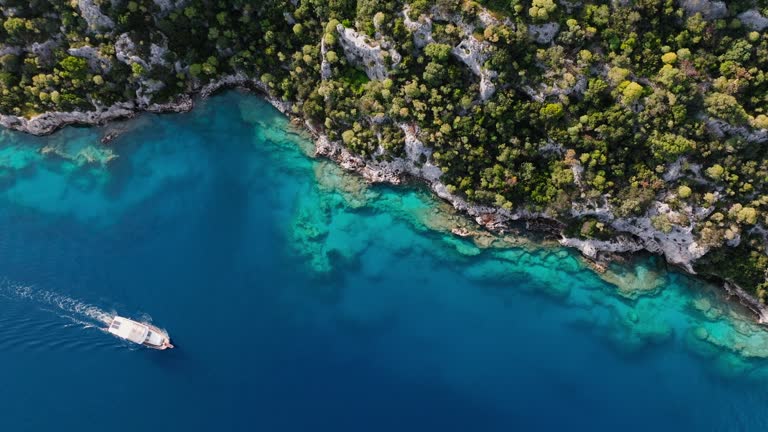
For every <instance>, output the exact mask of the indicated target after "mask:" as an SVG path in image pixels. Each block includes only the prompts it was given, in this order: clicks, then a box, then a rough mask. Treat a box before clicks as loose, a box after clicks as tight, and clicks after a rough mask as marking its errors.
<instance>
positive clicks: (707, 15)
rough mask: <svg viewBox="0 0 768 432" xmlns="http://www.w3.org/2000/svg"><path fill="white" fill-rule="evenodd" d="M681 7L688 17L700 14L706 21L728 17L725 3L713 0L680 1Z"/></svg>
mask: <svg viewBox="0 0 768 432" xmlns="http://www.w3.org/2000/svg"><path fill="white" fill-rule="evenodd" d="M680 6H681V7H682V8H683V9H685V12H686V13H687V14H688V15H695V14H697V13H700V14H701V16H702V17H703V18H704V19H708V20H716V19H720V18H725V17H727V16H728V7H727V6H726V4H725V2H722V1H712V0H680Z"/></svg>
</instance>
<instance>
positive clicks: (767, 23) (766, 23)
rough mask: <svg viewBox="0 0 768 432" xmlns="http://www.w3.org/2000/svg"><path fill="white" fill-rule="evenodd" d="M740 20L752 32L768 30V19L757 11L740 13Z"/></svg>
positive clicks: (751, 10)
mask: <svg viewBox="0 0 768 432" xmlns="http://www.w3.org/2000/svg"><path fill="white" fill-rule="evenodd" d="M739 20H741V22H742V23H743V24H744V25H745V26H747V27H748V28H750V29H752V30H756V31H763V30H765V29H766V28H768V18H766V17H764V16H763V15H761V14H760V12H758V11H757V10H756V9H750V10H748V11H746V12H742V13H740V14H739Z"/></svg>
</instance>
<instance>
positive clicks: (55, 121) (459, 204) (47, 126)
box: [0, 74, 768, 324]
mask: <svg viewBox="0 0 768 432" xmlns="http://www.w3.org/2000/svg"><path fill="white" fill-rule="evenodd" d="M234 87H241V88H245V89H247V90H250V91H255V92H258V93H259V94H260V95H262V96H263V97H264V98H265V99H266V100H267V101H268V102H269V103H270V104H271V105H273V106H274V107H275V108H276V109H277V110H279V111H280V112H281V113H283V114H284V115H286V116H288V117H290V118H291V119H292V120H293V121H294V123H298V124H301V125H303V126H304V128H305V129H306V130H307V131H308V132H309V133H310V134H311V135H312V136H313V138H314V142H315V156H316V157H324V158H327V159H330V160H332V161H334V162H336V163H337V164H339V166H341V167H342V168H343V169H345V170H347V171H351V172H355V173H357V174H359V175H360V176H362V177H363V178H364V179H365V180H366V181H368V182H370V183H388V184H392V185H400V184H403V183H406V182H409V181H417V182H422V183H424V184H426V185H427V186H428V187H429V189H430V190H431V191H432V192H433V193H435V194H436V195H437V196H438V197H440V198H441V199H443V200H445V201H447V202H448V203H450V204H451V205H452V206H453V207H454V208H455V209H456V210H458V211H459V212H462V213H464V214H466V215H468V216H470V217H472V219H474V220H475V221H476V222H477V224H478V225H480V226H482V227H484V228H485V229H487V230H489V231H491V232H494V233H497V234H504V233H506V232H509V231H510V230H511V224H513V223H524V224H525V227H526V229H528V230H531V231H536V232H540V233H544V234H545V235H548V236H550V237H552V238H555V239H558V240H559V243H560V244H561V245H562V246H565V247H570V248H575V249H577V250H579V251H580V252H581V254H582V255H583V256H584V258H585V259H587V261H588V262H590V263H591V265H592V266H593V268H595V269H596V270H597V271H599V270H600V269H604V268H605V267H606V266H607V264H608V263H610V262H611V261H613V260H614V259H616V258H619V257H622V256H625V255H631V254H634V253H637V252H640V251H647V252H650V253H653V254H658V255H662V256H663V257H664V258H665V260H666V262H667V263H668V264H670V265H673V266H675V267H677V268H680V269H681V270H683V271H685V272H687V273H689V274H692V275H696V273H695V272H694V271H693V269H692V266H691V263H692V261H689V260H687V259H688V258H689V257H688V256H687V255H686V254H684V253H683V254H682V258H681V255H680V254H677V252H679V251H681V250H682V249H681V245H680V241H679V239H674V244H671V245H669V244H664V243H663V242H662V241H660V240H661V239H659V238H658V237H656V238H654V237H650V238H643V237H641V236H639V235H638V233H639V232H640V231H639V228H637V229H630V230H625V229H620V230H619V234H618V235H617V236H616V237H615V238H612V239H610V240H591V239H588V240H585V239H579V238H569V237H566V236H565V235H564V234H563V229H564V227H565V223H564V222H562V221H560V220H558V219H556V218H554V217H551V216H549V215H546V214H543V213H534V212H529V211H527V210H519V211H515V212H512V211H508V210H505V209H501V208H496V207H492V206H482V205H474V204H471V203H469V202H467V201H466V200H464V199H463V198H461V197H459V196H457V195H454V194H452V193H450V192H449V191H448V190H447V188H446V186H445V185H444V184H443V183H442V182H440V180H439V177H440V174H441V172H440V169H439V168H438V167H436V166H435V165H432V164H431V163H430V162H429V161H430V160H431V158H430V156H431V151H430V150H429V149H428V148H427V147H426V146H425V145H424V144H423V143H421V141H420V140H419V139H418V127H417V126H415V125H410V124H401V125H399V126H400V127H401V129H402V130H403V132H404V133H405V136H406V138H405V141H406V143H405V144H406V156H405V157H403V158H397V159H395V160H393V161H385V162H382V161H375V160H372V159H364V158H362V157H360V156H357V155H354V154H352V153H351V152H349V150H347V149H346V148H345V147H344V146H343V145H342V144H341V143H340V142H338V141H332V140H330V139H329V137H328V135H327V134H325V132H324V131H323V130H322V128H321V127H318V126H316V125H313V124H311V123H310V122H308V121H306V120H304V119H303V118H301V117H299V116H297V115H295V114H294V113H293V112H292V111H291V106H292V104H291V103H290V102H286V101H282V100H279V99H276V98H274V97H272V96H271V95H270V92H269V88H268V86H267V85H266V84H264V83H263V82H261V81H259V80H258V79H253V78H249V77H247V76H245V75H242V74H235V75H228V76H225V77H223V78H220V79H218V80H216V81H213V82H211V83H209V84H206V85H202V86H198V87H197V88H196V89H194V90H193V91H191V92H189V93H186V94H182V95H180V96H179V97H178V98H177V99H176V100H175V101H173V102H169V103H165V104H141V103H138V102H121V103H117V104H114V105H112V106H110V107H107V108H104V109H103V110H98V111H87V112H81V111H72V112H49V113H43V114H40V115H37V116H34V117H32V118H30V119H26V118H23V117H18V116H13V115H0V126H2V127H5V128H7V129H12V130H16V131H20V132H24V133H29V134H32V135H37V136H41V135H48V134H51V133H53V132H54V131H56V130H58V129H59V128H62V127H64V126H68V125H104V124H106V123H108V122H110V121H114V120H119V119H126V118H132V117H134V116H136V115H137V114H139V113H141V112H153V113H178V112H188V111H190V110H192V109H193V108H194V101H193V99H192V96H194V95H199V96H200V97H201V98H203V99H205V98H208V97H210V96H211V95H213V94H214V93H216V92H217V91H219V90H222V89H225V88H234ZM113 138H115V136H105V138H104V142H108V141H110V140H111V139H113ZM425 156H426V159H427V162H425V163H418V162H417V161H418V159H419V158H423V157H425ZM598 210H599V209H598ZM617 222H618V223H617V224H614V226H615V227H623V228H626V227H627V222H626V221H623V220H619V221H617ZM456 235H460V234H456ZM689 248H690V247H689ZM671 255H672V256H671ZM721 282H722V283H723V288H724V289H725V290H726V292H727V293H728V295H729V297H735V299H736V300H737V301H738V302H739V303H741V304H742V305H743V306H745V307H746V308H747V309H748V310H749V311H751V312H752V313H753V314H754V315H755V318H756V320H757V322H758V323H760V324H766V323H768V306H766V305H763V304H762V303H760V302H759V301H758V300H757V299H756V298H755V297H754V296H752V295H751V294H749V293H748V292H747V291H746V290H744V289H742V288H741V287H738V286H736V285H735V284H733V283H732V282H729V281H721Z"/></svg>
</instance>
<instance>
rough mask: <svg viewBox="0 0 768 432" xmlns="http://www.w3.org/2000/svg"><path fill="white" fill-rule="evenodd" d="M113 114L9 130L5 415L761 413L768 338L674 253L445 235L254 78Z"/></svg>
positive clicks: (2, 196) (5, 151) (513, 419)
mask: <svg viewBox="0 0 768 432" xmlns="http://www.w3.org/2000/svg"><path fill="white" fill-rule="evenodd" d="M108 128H110V129H115V128H117V129H120V130H122V131H123V133H122V134H121V135H120V136H119V138H117V139H116V140H115V141H113V142H111V143H110V144H108V145H101V144H100V143H99V139H100V138H101V136H102V135H103V134H104V133H105V131H106V129H104V128H74V127H70V128H66V129H64V130H62V131H60V132H57V133H56V134H53V135H52V136H49V137H44V138H36V137H30V136H26V135H22V134H18V133H13V132H8V131H2V132H0V407H1V408H0V430H2V431H53V430H58V431H110V432H118V431H136V430H147V431H155V430H157V431H159V430H178V431H310V430H312V431H334V432H340V431H355V432H357V431H515V430H535V431H546V430H557V431H562V430H589V431H616V430H620V431H648V430H654V431H666V430H671V431H678V432H679V431H686V430H691V431H693V430H696V431H765V430H768V415H766V411H765V409H766V406H768V365H767V364H766V362H765V360H763V359H762V358H763V357H765V356H766V355H767V354H766V351H768V338H766V332H765V331H764V330H762V329H760V328H758V327H757V326H755V325H754V324H752V322H751V321H750V319H749V318H748V317H746V316H745V315H744V314H743V312H741V311H739V310H738V309H737V308H736V307H735V306H733V305H730V304H728V303H725V302H723V299H722V298H721V295H720V294H719V291H718V290H717V289H714V288H713V287H711V286H708V285H706V284H705V283H703V282H701V281H697V280H694V279H691V278H689V277H687V276H684V275H682V274H679V273H676V272H673V271H668V270H667V269H665V268H664V266H663V265H662V264H661V263H660V262H659V260H655V259H653V258H643V259H640V260H639V261H638V262H636V263H628V264H626V265H624V266H622V267H618V266H617V267H614V268H613V269H612V270H611V272H609V273H608V274H606V275H602V276H600V275H598V274H596V273H595V272H593V271H592V270H590V269H589V267H588V266H586V265H585V263H584V262H582V261H581V259H580V258H579V257H578V256H577V255H575V254H573V253H572V252H570V251H568V250H563V249H558V248H556V247H553V246H551V245H541V244H538V243H535V242H527V241H525V240H523V239H520V238H517V237H513V236H508V237H505V238H494V237H491V236H488V235H487V234H485V235H483V234H480V233H476V234H478V236H479V237H477V238H476V239H475V240H473V239H471V238H460V237H458V236H455V235H453V234H451V232H450V231H451V229H452V228H455V227H456V226H464V227H466V228H467V229H469V230H472V229H473V225H472V224H471V223H470V222H468V221H466V220H464V219H463V218H462V217H461V216H459V215H456V214H453V213H452V212H451V211H450V209H448V208H447V207H446V205H445V204H443V203H441V202H438V201H436V200H434V199H433V198H432V197H431V196H430V194H429V193H427V192H426V191H424V190H422V189H420V188H418V187H417V186H411V187H402V188H392V187H381V186H375V187H369V186H366V185H364V184H363V183H362V182H361V181H360V179H358V178H357V177H355V176H354V175H350V174H346V173H344V172H342V171H341V170H339V169H338V168H337V167H336V166H335V165H333V164H332V163H330V162H327V161H323V160H316V159H313V158H311V157H309V156H308V154H311V149H312V143H311V142H310V141H309V140H308V139H307V138H306V137H305V136H303V135H302V134H301V133H300V132H299V131H297V130H295V129H294V128H293V127H292V126H291V125H290V124H289V123H288V122H287V120H286V119H285V118H284V117H282V116H281V115H280V114H279V113H277V112H276V111H275V110H274V109H273V108H272V107H270V106H269V105H268V104H266V103H265V102H264V101H263V100H261V99H260V98H258V97H256V96H253V95H247V94H241V93H238V92H228V93H225V94H222V95H219V96H216V97H214V98H211V99H209V100H206V101H202V102H200V103H199V104H198V106H197V108H196V109H195V110H194V111H193V112H192V113H188V114H174V115H162V116H158V115H142V116H140V117H139V118H138V119H135V120H131V121H126V122H123V123H117V124H113V125H110V126H108ZM115 313H119V314H121V315H125V316H129V317H133V318H135V319H139V320H145V321H148V322H149V321H151V322H152V323H154V324H155V325H157V326H160V327H162V328H164V329H166V330H167V331H168V332H169V333H170V335H171V337H172V338H173V341H174V342H175V343H176V345H177V348H176V349H175V350H172V351H166V352H159V351H154V350H149V349H145V348H141V347H138V346H135V345H131V344H129V343H124V342H121V341H120V340H118V339H116V338H115V337H113V336H111V335H109V334H107V333H105V332H104V331H103V330H101V328H103V327H104V326H105V323H106V322H108V320H109V318H110V317H111V316H113V315H114V314H115Z"/></svg>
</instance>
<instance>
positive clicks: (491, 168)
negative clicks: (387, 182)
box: [0, 0, 768, 299]
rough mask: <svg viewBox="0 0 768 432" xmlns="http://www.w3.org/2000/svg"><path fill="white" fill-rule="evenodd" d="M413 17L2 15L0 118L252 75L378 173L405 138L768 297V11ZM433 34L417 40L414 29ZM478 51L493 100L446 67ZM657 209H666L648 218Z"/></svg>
mask: <svg viewBox="0 0 768 432" xmlns="http://www.w3.org/2000/svg"><path fill="white" fill-rule="evenodd" d="M406 3H407V2H405V1H403V0H360V1H355V0H299V1H296V4H294V3H293V2H291V1H289V0H266V1H261V2H250V1H245V0H231V1H224V0H221V1H213V0H188V1H176V2H174V1H171V0H165V1H161V0H155V1H151V0H131V1H121V0H114V1H108V0H80V1H75V0H71V1H70V0H67V1H64V0H5V1H2V2H0V4H1V5H2V7H1V8H0V10H1V11H2V15H0V54H2V55H0V113H5V114H16V115H21V116H31V115H34V114H36V113H40V112H44V111H50V110H71V109H93V108H94V106H95V107H103V106H107V105H110V104H112V103H114V102H116V101H124V100H136V99H137V98H138V99H146V100H151V101H154V102H163V101H167V100H171V99H173V97H174V96H175V95H177V94H179V93H181V92H188V91H193V90H194V89H196V88H199V86H200V85H201V84H204V83H206V82H208V81H209V80H211V79H214V78H216V77H219V76H222V75H224V74H231V73H235V72H241V73H244V74H246V75H248V76H251V77H254V78H258V79H260V80H261V81H263V82H264V83H265V84H266V85H268V86H269V88H270V89H271V91H272V93H273V95H275V96H277V97H280V98H283V99H285V100H287V101H292V102H294V104H293V109H294V110H295V113H296V114H297V115H303V116H305V117H306V118H308V119H310V120H311V121H312V122H313V123H315V124H316V125H318V126H319V127H322V128H324V129H325V131H326V132H327V133H328V134H329V136H330V137H331V138H332V139H338V140H341V141H343V142H344V144H345V145H346V146H347V147H348V148H350V149H351V150H352V151H354V152H356V153H358V154H361V155H365V156H367V157H371V158H382V159H391V158H395V157H401V156H403V155H404V139H403V138H404V134H403V130H402V129H401V127H400V124H402V123H406V124H415V125H418V128H419V137H420V139H421V140H422V141H423V142H424V143H425V144H426V145H428V146H429V147H431V148H432V149H433V150H434V153H433V155H432V161H433V162H434V163H435V164H436V165H437V166H439V167H440V168H441V169H442V171H443V176H442V178H441V180H442V181H443V182H444V183H445V184H446V185H447V187H448V190H449V191H452V192H454V193H456V194H460V195H462V196H464V197H466V198H468V199H469V200H470V201H474V202H478V203H484V204H492V205H495V206H498V207H502V208H505V209H508V210H510V211H514V210H520V209H527V210H532V211H537V212H543V213H546V214H547V215H549V216H550V217H555V218H559V219H561V220H569V221H570V222H571V223H572V226H576V227H577V229H575V230H573V231H574V232H575V233H576V235H578V236H581V237H585V238H601V237H605V235H606V234H605V233H606V232H609V231H610V228H609V227H608V224H607V223H605V222H606V221H601V220H600V219H601V217H602V216H600V214H594V212H591V213H592V214H591V215H590V214H589V213H590V211H589V210H588V209H592V210H594V209H595V208H610V211H611V213H612V214H613V215H615V216H617V217H620V218H621V217H633V216H642V215H646V216H648V217H650V218H651V219H652V222H653V227H654V228H655V229H656V230H658V232H660V233H669V232H672V231H674V230H675V229H678V230H680V229H682V230H686V229H691V230H692V232H693V238H695V239H696V241H697V242H698V243H699V244H700V245H703V246H705V247H707V248H709V249H711V252H709V254H708V255H707V256H705V259H704V261H701V262H702V263H706V265H701V266H700V267H699V268H698V269H699V271H704V272H713V273H717V274H720V275H722V276H726V277H728V278H730V279H733V280H735V281H736V282H738V283H741V284H743V285H745V286H746V287H748V288H750V289H754V290H755V292H756V293H757V294H758V296H759V297H760V298H762V299H764V298H765V295H766V294H765V293H766V290H765V288H766V286H768V285H766V283H765V273H766V269H768V258H767V257H766V253H765V244H766V241H765V236H766V235H767V234H766V231H764V230H763V226H765V225H766V215H768V211H767V210H768V190H766V186H765V184H766V180H768V164H767V163H766V149H768V142H766V141H768V138H766V133H765V131H764V129H766V128H768V112H766V110H767V109H768V32H766V31H765V28H766V27H768V22H766V23H765V24H764V25H763V24H760V23H761V21H760V18H763V19H765V18H764V17H765V16H768V1H766V0H757V1H748V0H739V1H733V2H728V5H727V10H726V9H725V6H723V7H722V8H720V7H719V5H718V3H722V2H710V1H705V0H701V1H673V0H636V1H612V2H609V1H584V2H577V1H554V0H532V1H530V0H485V1H480V2H473V1H469V0H415V1H412V2H410V4H406ZM88 8H95V9H96V10H97V12H99V13H98V14H97V15H100V16H97V17H96V18H94V14H93V13H92V12H91V13H88V12H86V11H85V10H84V9H88ZM405 11H407V12H405ZM747 11H749V12H748V15H743V13H744V12H747ZM406 14H407V16H406ZM760 14H762V16H761V15H760ZM84 17H85V18H84ZM430 17H431V31H430V38H429V39H428V40H420V39H419V36H418V35H417V34H414V31H413V29H412V28H409V26H408V25H407V22H411V23H413V22H415V23H419V22H420V23H421V24H422V25H423V24H424V23H425V22H427V18H430ZM739 17H741V18H739ZM749 17H751V18H749ZM86 18H89V19H86ZM748 18H749V19H748ZM766 21H768V20H766ZM339 25H341V26H343V27H344V28H354V29H356V30H357V31H358V32H360V34H361V35H365V36H367V38H368V40H367V43H368V45H369V46H371V47H377V46H379V45H382V46H384V45H386V46H389V47H392V48H393V49H394V50H395V51H396V52H397V54H399V56H400V57H401V58H400V59H399V61H397V59H395V58H394V57H393V56H392V55H391V54H390V53H389V52H385V53H384V54H381V61H382V62H383V64H384V65H385V67H384V69H385V72H386V77H384V78H383V79H379V77H373V78H375V79H372V77H371V75H372V74H371V73H368V74H366V72H367V69H370V68H371V67H373V66H374V65H372V64H370V60H366V61H368V62H369V64H366V63H365V62H362V63H361V62H359V61H351V60H349V59H348V58H347V55H346V47H345V45H344V44H343V43H342V40H341V38H342V35H341V34H340V33H339V31H338V28H339ZM553 25H556V26H557V27H555V29H556V30H555V31H554V32H552V36H553V37H551V38H550V37H537V36H536V33H537V32H539V33H546V32H547V31H546V30H547V29H550V30H551V29H552V27H551V26H553ZM468 42H472V43H469V45H472V44H475V46H478V47H481V48H480V51H479V53H476V54H478V56H477V58H480V60H481V62H480V66H481V68H482V69H483V70H485V71H492V72H493V76H492V82H493V85H494V87H495V92H492V95H491V96H490V97H489V98H488V99H487V100H482V99H481V98H480V94H481V91H482V89H481V80H480V77H479V76H478V75H479V74H478V72H477V71H473V70H472V68H471V67H468V64H467V62H465V61H462V59H461V58H460V57H459V56H457V55H456V53H455V52H454V47H456V46H457V45H459V44H460V43H468ZM323 50H325V55H322V53H321V52H322V51H323ZM384 51H386V50H384ZM324 62H325V64H326V65H327V67H329V68H330V71H331V73H330V76H327V77H326V79H323V78H322V77H321V75H322V74H321V71H322V68H323V63H324ZM423 162H425V161H424V160H421V161H420V163H423ZM654 202H656V204H659V203H661V204H663V206H664V207H663V208H664V209H665V211H663V212H662V211H655V212H653V213H647V212H648V209H649V207H650V206H652V205H653V204H654ZM574 206H576V207H578V208H579V209H581V211H580V213H579V214H578V215H577V217H574V214H573V208H574ZM585 209H586V210H585ZM598 213H599V212H598ZM729 245H730V246H729ZM737 245H738V247H735V246H737ZM731 246H733V247H731ZM734 260H737V261H738V262H739V267H738V268H739V269H740V270H739V271H733V269H734V268H736V267H732V266H729V262H733V261H734Z"/></svg>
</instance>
